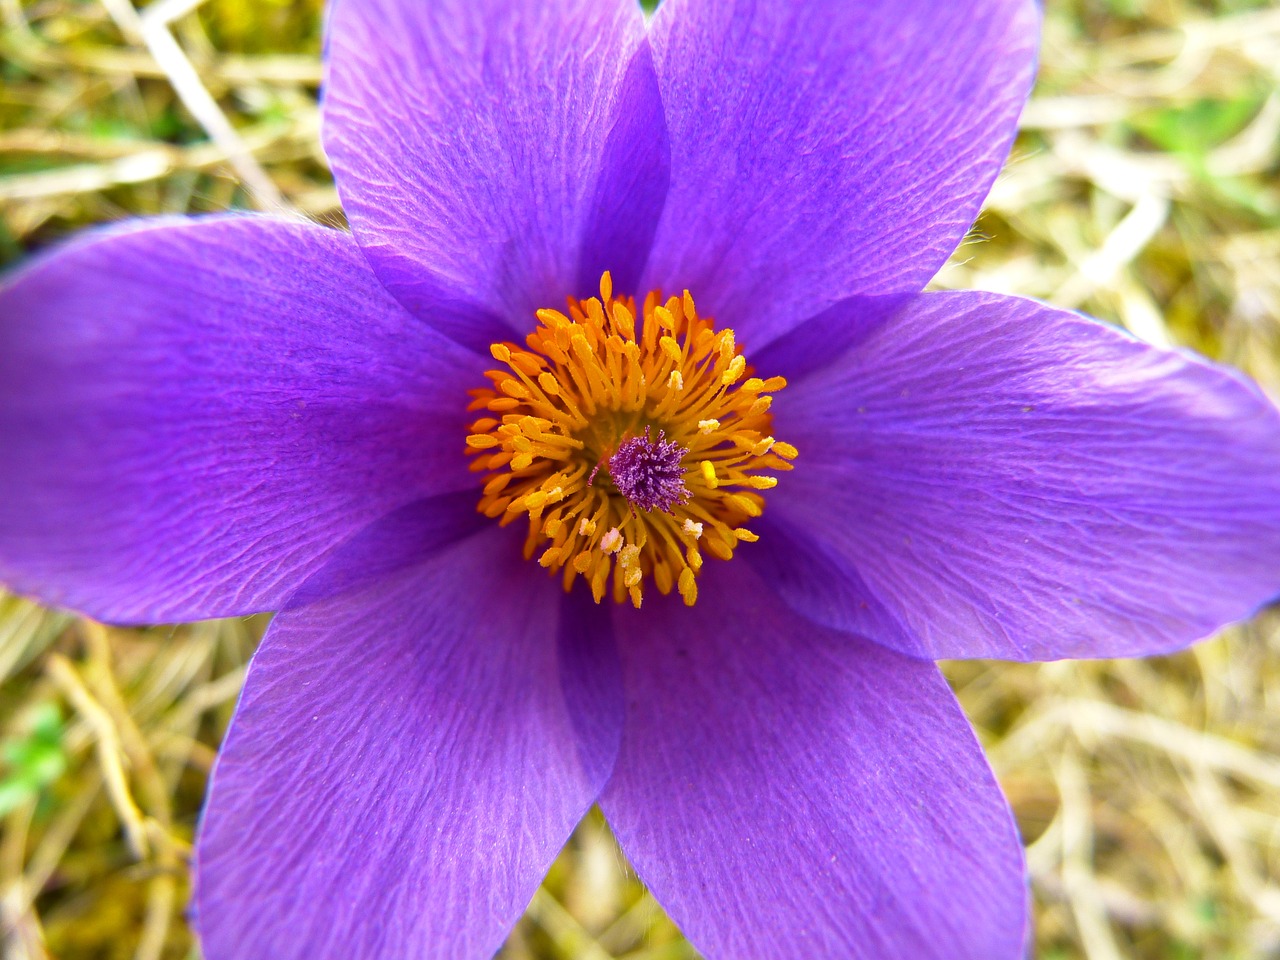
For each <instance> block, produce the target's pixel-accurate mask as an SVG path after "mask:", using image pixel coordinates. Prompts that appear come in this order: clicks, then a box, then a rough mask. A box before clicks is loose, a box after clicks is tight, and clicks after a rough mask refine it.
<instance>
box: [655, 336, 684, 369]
mask: <svg viewBox="0 0 1280 960" xmlns="http://www.w3.org/2000/svg"><path fill="white" fill-rule="evenodd" d="M658 346H659V347H661V348H662V352H663V353H665V354H666V355H667V356H668V357H670V358H671V359H672V361H673V362H675V363H679V362H680V361H681V360H682V359H683V354H681V352H680V344H678V343H676V340H675V337H663V338H662V339H661V340H659V341H658Z"/></svg>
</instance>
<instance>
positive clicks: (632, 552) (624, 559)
mask: <svg viewBox="0 0 1280 960" xmlns="http://www.w3.org/2000/svg"><path fill="white" fill-rule="evenodd" d="M639 559H640V548H639V547H638V546H636V545H635V544H634V543H628V544H627V545H626V546H625V547H623V548H622V549H621V550H619V551H618V563H620V564H621V565H622V569H624V570H629V569H631V568H632V567H634V566H635V565H636V562H637V561H638V560H639ZM627 586H631V584H627Z"/></svg>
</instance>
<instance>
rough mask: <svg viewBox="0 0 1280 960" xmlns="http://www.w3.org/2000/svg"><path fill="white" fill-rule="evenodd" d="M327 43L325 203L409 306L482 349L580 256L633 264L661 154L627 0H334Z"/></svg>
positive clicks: (525, 321) (661, 168)
mask: <svg viewBox="0 0 1280 960" xmlns="http://www.w3.org/2000/svg"><path fill="white" fill-rule="evenodd" d="M637 51H639V55H638V56H637V55H636V54H637ZM329 54H330V59H329V81H328V87H327V94H326V100H325V127H324V134H325V146H326V149H327V151H328V153H329V156H330V158H331V160H332V161H333V166H334V171H335V176H336V177H337V180H338V186H339V190H340V191H341V193H342V198H343V205H344V207H345V208H346V210H347V213H348V214H349V215H350V217H351V221H352V227H353V229H354V231H355V234H356V237H357V239H358V240H359V241H360V243H361V245H362V246H363V247H364V250H365V253H366V255H367V256H368V257H369V260H370V262H371V263H372V264H373V267H374V270H375V271H376V272H377V274H378V276H379V277H380V278H381V279H382V281H383V282H384V283H385V284H386V285H387V287H388V288H389V289H390V290H391V291H392V292H393V293H394V294H395V295H396V296H397V297H399V298H400V300H401V302H403V303H404V304H405V305H406V306H407V307H408V308H409V309H410V310H411V311H413V312H415V313H416V314H418V315H419V316H422V317H423V318H424V319H427V320H428V321H430V322H432V323H434V324H436V325H437V326H439V327H440V328H441V329H442V330H445V331H446V332H447V333H449V335H450V336H453V337H455V338H456V339H458V340H459V341H460V342H463V343H467V344H470V345H472V346H477V347H480V348H483V347H484V346H486V345H487V344H488V342H489V341H491V340H494V339H500V338H502V337H510V335H511V330H512V329H515V330H518V331H521V332H524V331H527V330H528V328H529V325H530V324H531V323H532V322H533V315H534V311H535V310H537V309H538V308H540V307H556V308H558V307H561V306H562V305H563V304H564V302H565V297H566V296H568V295H575V294H577V295H581V294H590V293H592V292H594V291H595V290H596V289H597V287H598V284H599V282H600V275H599V273H598V272H597V273H595V274H594V276H588V277H587V279H586V283H587V286H586V288H585V289H580V286H579V277H580V274H582V273H584V272H587V268H590V269H591V270H594V269H595V268H596V267H598V266H599V265H600V264H605V265H607V266H610V267H611V268H612V269H613V270H615V271H619V272H620V274H621V275H622V276H623V277H624V278H625V277H626V276H628V275H629V276H630V277H631V278H633V279H634V278H636V277H638V274H639V270H640V268H641V267H642V266H643V263H644V258H646V257H647V256H648V239H649V238H650V237H652V235H653V230H654V224H655V223H656V219H657V216H658V214H659V212H660V210H661V195H662V193H663V192H665V184H666V175H665V164H666V163H667V158H666V155H665V151H666V141H665V139H664V131H663V129H662V127H661V120H662V114H661V108H660V105H659V103H658V92H657V84H656V80H655V78H654V76H653V67H652V61H651V56H650V55H649V51H648V47H647V43H646V41H645V39H644V20H643V17H642V14H641V11H640V7H639V5H638V4H637V3H635V2H629V0H437V2H432V3H427V4H423V3H411V2H407V0H339V2H338V4H337V5H336V7H335V8H334V11H333V14H332V17H331V21H330V27H329ZM651 127H652V129H650V128H651ZM624 194H625V195H624ZM591 233H594V235H590V234H591Z"/></svg>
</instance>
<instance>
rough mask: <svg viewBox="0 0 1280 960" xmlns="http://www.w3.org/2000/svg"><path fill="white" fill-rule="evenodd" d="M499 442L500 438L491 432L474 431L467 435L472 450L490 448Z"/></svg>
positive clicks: (468, 444)
mask: <svg viewBox="0 0 1280 960" xmlns="http://www.w3.org/2000/svg"><path fill="white" fill-rule="evenodd" d="M498 444H499V440H498V438H497V437H495V436H493V434H490V433H473V434H472V435H471V436H469V437H467V446H468V447H470V448H471V449H472V450H489V449H491V448H492V447H496V446H498Z"/></svg>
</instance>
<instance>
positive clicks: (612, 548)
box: [600, 527, 622, 553]
mask: <svg viewBox="0 0 1280 960" xmlns="http://www.w3.org/2000/svg"><path fill="white" fill-rule="evenodd" d="M600 549H601V550H603V551H604V552H605V553H617V552H618V551H619V550H621V549H622V533H621V531H619V530H618V528H617V527H611V528H610V529H609V532H608V533H606V534H605V535H604V536H603V537H601V538H600Z"/></svg>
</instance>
